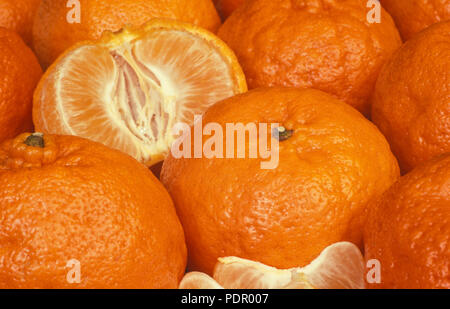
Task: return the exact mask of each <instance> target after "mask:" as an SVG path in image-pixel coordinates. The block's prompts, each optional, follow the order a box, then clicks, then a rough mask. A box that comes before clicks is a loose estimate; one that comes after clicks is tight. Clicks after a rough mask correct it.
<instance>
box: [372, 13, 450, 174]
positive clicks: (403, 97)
mask: <svg viewBox="0 0 450 309" xmlns="http://www.w3.org/2000/svg"><path fill="white" fill-rule="evenodd" d="M449 86H450V21H448V22H443V23H438V24H435V25H433V26H431V27H429V28H427V29H426V30H424V31H423V32H421V33H419V34H418V35H416V36H415V37H413V38H412V39H410V40H409V41H408V42H406V43H405V44H404V45H403V46H402V47H401V49H399V50H398V51H397V52H396V53H395V54H394V55H393V57H392V58H391V59H390V60H389V61H388V63H386V65H385V66H384V67H383V69H382V71H381V73H380V75H379V77H378V81H377V84H376V87H375V92H374V95H373V100H372V101H373V103H372V120H373V122H374V123H375V124H376V125H377V126H378V127H379V128H380V130H381V132H383V134H384V135H385V136H386V138H387V139H388V141H389V143H390V145H391V147H392V151H393V152H394V154H395V155H396V157H397V159H398V160H399V164H400V167H401V169H402V172H404V173H405V172H408V171H410V170H411V169H413V168H414V167H415V166H417V165H418V164H420V163H421V162H424V161H426V160H429V159H431V158H432V157H433V156H436V155H439V154H442V153H445V152H449V151H450V87H449Z"/></svg>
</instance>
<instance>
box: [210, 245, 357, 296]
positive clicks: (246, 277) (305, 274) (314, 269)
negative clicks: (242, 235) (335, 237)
mask: <svg viewBox="0 0 450 309" xmlns="http://www.w3.org/2000/svg"><path fill="white" fill-rule="evenodd" d="M363 261H364V259H363V257H362V254H361V252H360V250H359V248H358V247H357V246H355V245H354V244H352V243H349V242H338V243H335V244H333V245H330V246H328V247H327V248H325V249H324V250H323V251H322V253H321V254H320V255H319V256H318V257H317V258H316V259H314V260H313V261H312V262H311V263H310V264H308V265H307V266H305V267H294V268H290V269H278V268H275V267H271V266H268V265H265V264H262V263H259V262H255V261H251V260H247V259H242V258H238V257H234V256H230V257H224V258H219V261H218V263H217V265H216V268H215V271H214V279H216V280H217V282H218V283H219V284H221V285H222V286H224V287H225V288H228V287H230V286H231V287H232V288H236V287H240V286H242V285H245V284H248V282H251V283H252V284H254V283H257V284H258V286H257V287H256V288H269V289H271V288H272V289H273V288H285V287H288V286H293V285H294V286H295V283H296V282H299V281H300V283H301V281H305V287H307V286H312V287H315V288H343V287H345V288H352V289H355V288H356V289H357V288H364V286H365V281H364V272H365V267H364V263H363ZM231 274H237V276H238V279H237V280H236V281H231V282H230V278H235V279H236V277H235V276H232V275H231ZM300 286H301V285H300ZM252 288H253V287H252ZM303 288H304V287H303Z"/></svg>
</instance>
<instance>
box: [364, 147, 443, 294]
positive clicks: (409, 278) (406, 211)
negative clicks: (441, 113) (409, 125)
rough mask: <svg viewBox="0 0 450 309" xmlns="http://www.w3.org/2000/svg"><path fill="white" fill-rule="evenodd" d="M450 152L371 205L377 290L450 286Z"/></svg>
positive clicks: (369, 236)
mask: <svg viewBox="0 0 450 309" xmlns="http://www.w3.org/2000/svg"><path fill="white" fill-rule="evenodd" d="M449 206H450V153H448V154H445V155H441V156H439V157H436V158H434V159H432V160H431V161H428V162H426V163H425V164H423V165H421V166H419V167H417V168H416V169H414V170H413V171H412V172H411V173H409V174H407V175H406V176H403V177H402V178H400V180H399V181H398V182H397V183H395V184H394V185H393V186H392V187H391V188H390V189H389V190H388V191H387V192H385V193H384V194H383V196H382V197H381V198H379V199H378V200H377V201H376V202H374V205H373V207H371V210H372V212H371V213H370V215H369V218H368V224H367V226H366V231H365V234H364V243H365V256H366V259H367V260H370V259H378V260H379V262H380V264H381V283H380V284H371V285H369V287H371V288H389V289H397V288H400V289H431V288H441V289H449V288H450V208H449Z"/></svg>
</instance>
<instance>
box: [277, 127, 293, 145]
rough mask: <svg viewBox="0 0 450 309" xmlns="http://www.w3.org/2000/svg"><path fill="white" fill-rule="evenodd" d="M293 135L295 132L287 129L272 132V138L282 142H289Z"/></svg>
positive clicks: (280, 128)
mask: <svg viewBox="0 0 450 309" xmlns="http://www.w3.org/2000/svg"><path fill="white" fill-rule="evenodd" d="M293 134H294V130H286V128H285V127H277V128H275V129H274V130H273V132H272V136H273V137H274V138H276V139H278V140H279V141H280V142H282V141H285V140H288V139H289V138H290V137H291V136H292V135H293Z"/></svg>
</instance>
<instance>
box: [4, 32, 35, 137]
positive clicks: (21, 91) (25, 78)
mask: <svg viewBox="0 0 450 309" xmlns="http://www.w3.org/2000/svg"><path fill="white" fill-rule="evenodd" d="M41 75H42V69H41V67H40V66H39V62H38V60H37V58H36V56H35V55H34V54H33V52H32V51H31V50H30V48H29V47H28V46H27V45H26V44H25V43H24V42H23V40H22V39H21V37H20V36H19V35H18V34H17V33H15V32H14V31H12V30H8V29H5V28H2V27H0V142H1V141H3V140H4V139H7V138H12V137H14V136H16V135H17V134H19V133H22V132H25V131H29V130H31V129H32V128H33V123H32V121H31V108H32V102H33V91H34V89H35V87H36V85H37V83H38V82H39V79H40V78H41Z"/></svg>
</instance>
